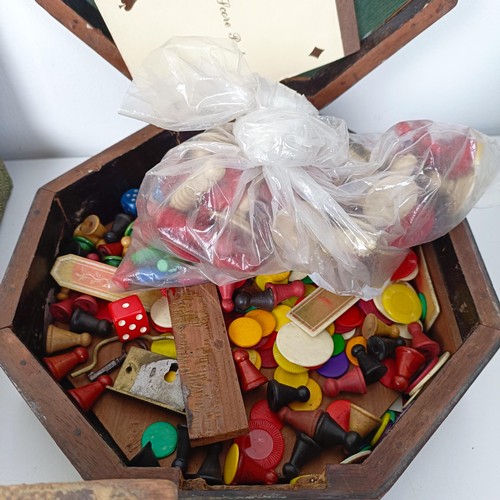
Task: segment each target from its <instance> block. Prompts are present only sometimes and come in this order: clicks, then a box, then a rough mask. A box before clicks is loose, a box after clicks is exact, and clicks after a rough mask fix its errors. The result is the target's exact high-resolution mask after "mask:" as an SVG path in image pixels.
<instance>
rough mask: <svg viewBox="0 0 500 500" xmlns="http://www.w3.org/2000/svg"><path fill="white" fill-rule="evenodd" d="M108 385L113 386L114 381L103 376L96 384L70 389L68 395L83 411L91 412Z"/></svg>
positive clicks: (107, 376) (91, 383)
mask: <svg viewBox="0 0 500 500" xmlns="http://www.w3.org/2000/svg"><path fill="white" fill-rule="evenodd" d="M108 385H113V379H112V378H111V377H110V376H109V375H101V376H100V377H99V378H98V379H97V380H96V381H95V382H90V383H89V384H86V385H82V387H78V388H77V389H70V390H69V391H68V393H69V395H70V396H71V397H72V398H73V399H74V400H75V402H76V404H77V405H78V406H79V407H80V408H81V409H82V411H89V410H90V409H91V408H92V407H93V406H94V404H95V403H96V401H97V400H98V399H99V398H100V396H101V395H102V393H103V392H104V391H105V390H106V386H108Z"/></svg>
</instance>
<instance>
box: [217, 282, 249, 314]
mask: <svg viewBox="0 0 500 500" xmlns="http://www.w3.org/2000/svg"><path fill="white" fill-rule="evenodd" d="M245 281H246V280H242V281H237V282H235V283H229V284H228V285H219V286H218V287H217V288H218V289H219V294H220V296H221V299H222V300H221V307H222V310H223V311H224V312H226V313H230V312H231V311H232V310H233V309H234V302H233V293H234V291H235V290H237V289H238V288H239V287H240V286H242V285H243V284H244V283H245Z"/></svg>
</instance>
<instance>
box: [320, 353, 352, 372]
mask: <svg viewBox="0 0 500 500" xmlns="http://www.w3.org/2000/svg"><path fill="white" fill-rule="evenodd" d="M348 369H349V359H348V358H347V355H346V353H345V352H341V353H340V354H337V355H336V356H332V357H331V358H330V359H329V360H328V361H327V362H326V363H325V364H324V365H323V366H321V367H319V368H318V369H317V370H316V371H317V372H318V373H319V374H320V375H321V376H323V377H327V378H338V377H342V375H344V373H346V372H347V370H348Z"/></svg>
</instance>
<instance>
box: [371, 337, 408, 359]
mask: <svg viewBox="0 0 500 500" xmlns="http://www.w3.org/2000/svg"><path fill="white" fill-rule="evenodd" d="M404 345H406V342H405V341H404V339H402V338H401V337H397V338H395V339H391V338H389V337H388V338H385V337H379V336H378V335H373V336H371V337H370V338H369V339H368V341H367V342H366V347H367V350H368V354H370V355H371V356H373V357H374V358H375V359H378V360H379V361H382V360H383V359H386V358H390V357H392V356H393V354H394V351H395V350H396V347H401V346H404Z"/></svg>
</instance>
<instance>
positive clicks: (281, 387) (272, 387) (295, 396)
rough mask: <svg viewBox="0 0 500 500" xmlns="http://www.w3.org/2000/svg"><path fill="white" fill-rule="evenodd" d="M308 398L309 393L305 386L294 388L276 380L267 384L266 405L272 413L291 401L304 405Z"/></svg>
mask: <svg viewBox="0 0 500 500" xmlns="http://www.w3.org/2000/svg"><path fill="white" fill-rule="evenodd" d="M310 397H311V393H310V391H309V389H308V388H307V387H306V386H305V385H301V386H300V387H297V388H295V387H290V386H289V385H285V384H280V383H279V382H278V381H276V380H270V381H269V383H268V384H267V403H268V405H269V408H271V411H274V412H277V411H278V410H279V409H280V408H282V407H283V406H286V405H288V404H289V403H292V402H293V401H300V402H302V403H305V402H306V401H307V400H308V399H309V398H310Z"/></svg>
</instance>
